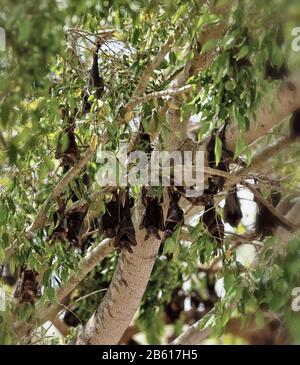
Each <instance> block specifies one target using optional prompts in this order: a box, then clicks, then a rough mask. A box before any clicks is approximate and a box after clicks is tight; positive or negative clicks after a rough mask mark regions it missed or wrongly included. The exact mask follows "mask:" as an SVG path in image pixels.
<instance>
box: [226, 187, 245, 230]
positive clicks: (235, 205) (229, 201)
mask: <svg viewBox="0 0 300 365" xmlns="http://www.w3.org/2000/svg"><path fill="white" fill-rule="evenodd" d="M223 213H224V222H225V223H229V224H230V225H231V226H232V227H237V226H238V225H239V224H240V221H241V219H242V217H243V213H242V211H241V204H240V200H239V198H238V196H237V191H236V187H235V188H234V189H233V190H231V191H229V192H228V194H227V195H226V198H225V205H224V210H223Z"/></svg>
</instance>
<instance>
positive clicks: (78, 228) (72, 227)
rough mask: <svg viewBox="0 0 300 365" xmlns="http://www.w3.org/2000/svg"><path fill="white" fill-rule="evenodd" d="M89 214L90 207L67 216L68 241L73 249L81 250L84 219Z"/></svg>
mask: <svg viewBox="0 0 300 365" xmlns="http://www.w3.org/2000/svg"><path fill="white" fill-rule="evenodd" d="M87 212H88V205H87V204H85V205H84V206H82V207H80V208H79V209H78V210H73V211H71V212H70V213H68V214H67V215H66V222H67V240H68V242H69V244H70V245H71V246H72V247H75V248H81V249H82V245H81V236H82V233H83V230H84V218H85V217H86V215H87Z"/></svg>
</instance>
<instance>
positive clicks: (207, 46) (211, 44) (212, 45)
mask: <svg viewBox="0 0 300 365" xmlns="http://www.w3.org/2000/svg"><path fill="white" fill-rule="evenodd" d="M217 43H218V39H215V38H213V39H209V40H208V41H207V42H205V43H204V44H203V46H202V47H201V53H202V54H203V53H206V52H208V51H210V50H212V49H213V48H215V47H216V45H217Z"/></svg>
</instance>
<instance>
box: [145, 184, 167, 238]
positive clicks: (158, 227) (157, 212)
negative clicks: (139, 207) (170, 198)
mask: <svg viewBox="0 0 300 365" xmlns="http://www.w3.org/2000/svg"><path fill="white" fill-rule="evenodd" d="M147 193H148V192H147V189H146V188H145V187H144V186H143V188H142V203H143V205H144V207H145V213H144V216H143V219H142V222H141V224H140V229H145V230H146V235H145V238H144V240H145V241H147V240H148V239H149V237H150V236H151V235H153V236H155V237H156V238H157V239H158V240H160V239H161V238H160V235H159V231H161V232H164V230H165V227H164V215H163V210H162V206H161V202H159V200H158V198H157V197H150V196H147Z"/></svg>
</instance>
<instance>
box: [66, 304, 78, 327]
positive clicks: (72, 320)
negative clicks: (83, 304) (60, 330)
mask: <svg viewBox="0 0 300 365" xmlns="http://www.w3.org/2000/svg"><path fill="white" fill-rule="evenodd" d="M76 309H77V307H76V306H72V307H71V308H70V310H66V311H65V314H64V317H63V321H64V323H65V324H66V325H67V326H69V327H77V326H78V325H79V324H80V323H81V321H80V318H79V317H78V316H77V313H76V312H77V311H76Z"/></svg>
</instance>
